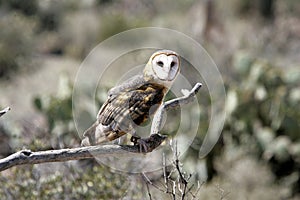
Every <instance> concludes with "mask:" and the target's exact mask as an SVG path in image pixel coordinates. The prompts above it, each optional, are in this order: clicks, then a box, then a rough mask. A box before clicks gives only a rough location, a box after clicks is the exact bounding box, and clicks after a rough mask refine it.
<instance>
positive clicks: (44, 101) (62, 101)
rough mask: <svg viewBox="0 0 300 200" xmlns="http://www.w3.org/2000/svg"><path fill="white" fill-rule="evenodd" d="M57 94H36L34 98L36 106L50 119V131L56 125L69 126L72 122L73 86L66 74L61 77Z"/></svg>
mask: <svg viewBox="0 0 300 200" xmlns="http://www.w3.org/2000/svg"><path fill="white" fill-rule="evenodd" d="M57 91H58V92H57V94H56V95H49V96H48V95H44V96H36V97H35V98H34V100H33V103H34V106H35V107H36V108H37V110H39V111H40V112H42V113H44V114H45V116H46V117H47V120H48V125H49V131H50V132H51V131H53V129H54V128H55V126H57V125H58V126H63V127H68V124H69V123H70V122H72V120H73V117H72V87H71V83H70V81H69V79H68V77H66V76H65V75H62V76H61V77H60V79H59V87H58V89H57Z"/></svg>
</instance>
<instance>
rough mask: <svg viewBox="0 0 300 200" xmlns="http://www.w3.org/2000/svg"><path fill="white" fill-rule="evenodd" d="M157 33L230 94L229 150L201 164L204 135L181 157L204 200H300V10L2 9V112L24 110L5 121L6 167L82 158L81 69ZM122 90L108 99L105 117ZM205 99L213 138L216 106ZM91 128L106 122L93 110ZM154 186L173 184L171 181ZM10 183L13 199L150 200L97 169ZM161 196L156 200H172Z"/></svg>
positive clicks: (58, 166) (191, 4) (89, 0)
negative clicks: (172, 35)
mask: <svg viewBox="0 0 300 200" xmlns="http://www.w3.org/2000/svg"><path fill="white" fill-rule="evenodd" d="M148 26H151V27H165V28H170V29H174V30H177V31H180V32H183V33H185V34H187V35H188V36H190V37H192V38H193V39H195V40H196V41H197V42H199V43H200V44H201V45H203V47H204V48H205V49H206V50H207V52H208V53H209V54H210V55H211V57H212V59H213V60H214V61H215V62H216V64H217V66H218V67H219V70H220V72H221V74H222V77H223V80H224V82H225V88H226V94H227V97H226V98H227V101H226V112H227V116H226V122H225V126H224V128H223V131H222V135H221V138H220V139H219V142H218V144H217V145H216V146H215V147H214V149H213V150H212V152H210V154H209V155H208V156H207V157H206V158H205V159H199V158H198V156H199V155H198V150H199V146H200V145H201V143H202V140H203V137H202V136H201V134H198V135H199V136H197V138H195V140H194V142H193V144H192V145H191V147H190V149H189V151H188V153H187V154H185V155H184V156H182V157H181V162H182V163H183V168H184V170H185V171H186V172H187V173H192V175H193V179H191V184H192V183H193V182H196V180H199V181H201V182H205V184H203V185H202V187H201V190H200V192H199V194H198V196H197V198H196V199H198V198H202V199H222V197H221V196H222V194H224V191H225V193H226V196H225V197H223V199H300V170H299V169H300V106H299V105H300V87H299V86H300V3H299V1H298V0H253V1H250V0H228V1H217V0H179V1H176V2H175V1H172V0H153V1H147V0H140V1H130V0H124V1H115V0H85V1H75V0H61V1H56V0H52V1H50V0H45V1H37V0H26V1H24V0H0V94H1V96H0V109H2V108H4V107H6V106H10V107H11V108H12V110H11V111H10V112H9V113H7V114H6V115H4V116H2V117H1V118H0V157H1V158H2V157H6V156H8V155H9V154H11V153H13V152H16V151H18V150H21V149H23V148H29V149H31V150H33V151H38V150H46V149H59V148H67V147H69V148H70V147H78V146H79V144H80V138H79V137H78V134H77V132H76V129H75V125H74V121H73V118H72V87H73V82H74V79H75V75H76V72H77V70H78V67H79V66H80V64H81V62H82V61H83V59H84V58H85V57H86V56H87V55H88V53H89V52H90V51H91V50H92V49H93V48H94V47H95V46H96V45H97V44H99V43H100V42H101V41H103V40H105V39H107V38H108V37H110V36H112V35H114V34H117V33H119V32H122V31H125V30H128V29H132V28H137V27H148ZM110 84H111V85H109V84H108V85H107V86H105V87H103V88H100V90H101V91H100V92H99V95H97V101H98V103H99V106H100V105H101V104H102V103H103V101H104V100H105V95H106V91H107V90H108V89H109V88H110V87H112V86H113V85H114V84H115V83H114V82H113V81H112V82H111V83H110ZM200 93H201V94H199V99H201V103H200V106H201V111H202V112H201V117H200V118H201V120H200V124H201V126H200V127H201V130H199V133H203V132H205V130H206V129H207V127H208V121H209V120H208V119H209V116H210V113H209V110H208V109H205V108H206V105H210V103H211V102H210V101H211V100H210V97H209V94H208V93H207V92H200ZM90 98H92V97H90ZM87 99H89V97H87ZM83 116H84V118H88V119H94V118H95V116H93V114H92V112H90V111H89V110H88V108H87V110H86V111H85V112H84V113H83ZM177 120H178V119H177ZM195 120H198V119H195ZM173 121H174V120H173ZM175 124H176V123H175ZM170 129H172V127H171V128H170ZM173 129H174V128H173ZM165 131H166V133H167V132H168V127H167V128H166V130H165ZM170 159H171V158H170ZM151 177H152V178H153V181H155V182H157V183H158V184H159V182H160V181H161V179H160V178H161V174H159V173H157V174H153V175H152V176H151ZM0 180H1V188H0V198H1V199H41V198H46V199H47V198H49V199H50V198H51V199H83V198H84V199H149V198H148V197H147V196H146V195H145V194H146V191H147V190H146V186H145V182H144V181H143V180H142V179H141V177H140V176H138V175H134V174H132V175H128V174H122V173H120V172H116V171H113V170H112V169H110V168H108V167H105V166H102V165H99V164H98V163H96V162H93V161H91V160H87V161H72V162H65V163H54V164H53V163H50V164H40V165H35V166H18V167H14V168H11V169H8V170H6V171H3V172H1V174H0ZM151 191H152V192H153V193H156V195H157V197H156V198H155V195H154V194H153V196H154V197H153V198H154V199H163V198H164V199H168V198H169V196H166V197H164V196H163V195H165V194H162V193H161V192H159V191H156V190H155V188H151ZM221 193H222V194H221Z"/></svg>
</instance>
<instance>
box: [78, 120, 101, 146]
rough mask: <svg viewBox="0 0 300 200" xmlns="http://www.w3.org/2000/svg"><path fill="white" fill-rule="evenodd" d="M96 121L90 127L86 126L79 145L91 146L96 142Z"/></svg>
mask: <svg viewBox="0 0 300 200" xmlns="http://www.w3.org/2000/svg"><path fill="white" fill-rule="evenodd" d="M97 126H98V123H97V122H95V123H94V124H93V125H92V126H91V127H90V128H88V129H87V130H86V131H84V133H83V139H82V141H81V146H92V145H95V142H96V138H95V136H96V128H97Z"/></svg>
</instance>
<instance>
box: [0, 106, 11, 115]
mask: <svg viewBox="0 0 300 200" xmlns="http://www.w3.org/2000/svg"><path fill="white" fill-rule="evenodd" d="M9 110H10V107H6V108H4V109H3V110H0V117H1V116H2V115H4V114H5V113H7V112H8V111H9Z"/></svg>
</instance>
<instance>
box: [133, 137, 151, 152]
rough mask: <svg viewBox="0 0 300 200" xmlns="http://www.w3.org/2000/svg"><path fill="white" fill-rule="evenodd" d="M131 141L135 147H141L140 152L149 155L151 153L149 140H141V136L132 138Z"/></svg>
mask: <svg viewBox="0 0 300 200" xmlns="http://www.w3.org/2000/svg"><path fill="white" fill-rule="evenodd" d="M130 141H131V142H133V144H134V145H135V146H139V150H140V152H141V153H147V152H149V151H150V149H151V148H150V146H149V144H148V143H147V139H144V138H141V137H140V136H137V135H136V136H132V137H131V138H130Z"/></svg>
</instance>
